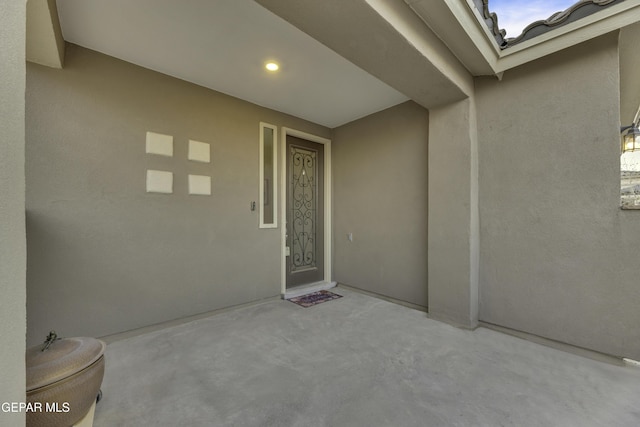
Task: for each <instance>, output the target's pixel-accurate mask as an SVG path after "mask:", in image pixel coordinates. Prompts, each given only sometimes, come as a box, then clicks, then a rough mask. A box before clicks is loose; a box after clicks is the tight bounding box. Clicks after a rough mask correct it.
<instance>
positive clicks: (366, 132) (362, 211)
mask: <svg viewBox="0 0 640 427" xmlns="http://www.w3.org/2000/svg"><path fill="white" fill-rule="evenodd" d="M428 114H429V113H428V111H427V110H426V109H424V108H422V107H420V106H419V105H417V104H416V103H414V102H412V101H409V102H405V103H402V104H400V105H397V106H395V107H391V108H388V109H386V110H383V111H381V112H378V113H376V114H372V115H370V116H367V117H365V118H362V119H360V120H356V121H354V122H351V123H349V124H346V125H344V126H340V127H338V128H336V129H334V143H333V177H334V189H333V198H334V206H335V212H334V220H333V224H334V279H335V280H337V281H338V282H340V283H344V284H347V285H350V286H354V287H356V288H360V289H363V290H366V291H370V292H374V293H377V294H381V295H385V296H388V297H392V298H396V299H398V300H401V301H405V302H410V303H412V304H416V305H419V306H422V307H426V306H427V211H428V194H427V180H428V172H427V169H428V168H427V165H428V138H429V116H428ZM348 233H352V234H353V241H349V240H348V238H347V234H348Z"/></svg>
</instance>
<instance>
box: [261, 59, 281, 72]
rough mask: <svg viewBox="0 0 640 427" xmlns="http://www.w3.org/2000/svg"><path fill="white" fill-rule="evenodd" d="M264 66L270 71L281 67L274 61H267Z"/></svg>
mask: <svg viewBox="0 0 640 427" xmlns="http://www.w3.org/2000/svg"><path fill="white" fill-rule="evenodd" d="M264 67H265V68H266V69H267V70H269V71H278V69H279V68H280V66H279V65H278V64H277V63H275V62H273V61H269V62H267V63H266V64H265V66H264Z"/></svg>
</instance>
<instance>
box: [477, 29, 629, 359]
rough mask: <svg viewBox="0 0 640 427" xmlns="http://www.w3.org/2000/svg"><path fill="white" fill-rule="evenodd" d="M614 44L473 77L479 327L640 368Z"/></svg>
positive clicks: (604, 40)
mask: <svg viewBox="0 0 640 427" xmlns="http://www.w3.org/2000/svg"><path fill="white" fill-rule="evenodd" d="M618 67H619V66H618V50H617V34H616V33H614V34H608V35H605V36H602V37H600V38H597V39H594V40H592V41H589V42H586V43H583V44H581V45H578V46H576V47H573V48H571V49H568V50H565V51H562V52H559V53H556V54H554V55H551V56H549V57H546V58H543V59H540V60H538V61H536V62H534V63H531V64H527V65H524V66H521V67H519V68H516V69H513V70H510V71H508V72H506V73H505V75H504V78H503V80H502V81H497V80H496V79H489V78H487V79H478V80H477V82H476V87H477V93H476V95H477V106H478V108H477V110H478V135H479V163H480V175H479V183H480V197H479V199H480V224H481V228H480V245H481V252H480V253H481V255H480V256H481V259H480V286H479V288H480V320H482V321H485V322H490V323H493V324H497V325H502V326H506V327H509V328H513V329H517V330H521V331H525V332H528V333H531V334H535V335H540V336H543V337H546V338H551V339H554V340H558V341H562V342H566V343H570V344H573V345H576V346H580V347H585V348H588V349H592V350H596V351H600V352H604V353H608V354H612V355H616V356H623V357H631V358H634V359H640V328H638V325H639V324H640V310H638V306H640V286H638V283H639V281H638V275H639V273H640V271H639V269H638V263H637V250H638V241H637V237H638V236H640V215H638V212H628V211H621V210H620V209H619V203H620V201H619V191H620V176H619V162H620V160H619V156H620V152H619V150H620V148H619V139H618V138H619V134H618V127H619V126H620V117H619V108H620V107H619V106H620V101H619V95H620V93H619V91H620V89H619V70H618Z"/></svg>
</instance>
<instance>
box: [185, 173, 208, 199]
mask: <svg viewBox="0 0 640 427" xmlns="http://www.w3.org/2000/svg"><path fill="white" fill-rule="evenodd" d="M189 194H196V195H200V196H210V195H211V177H210V176H205V175H189Z"/></svg>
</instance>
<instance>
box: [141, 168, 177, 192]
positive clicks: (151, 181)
mask: <svg viewBox="0 0 640 427" xmlns="http://www.w3.org/2000/svg"><path fill="white" fill-rule="evenodd" d="M147 193H164V194H171V193H173V173H172V172H166V171H156V170H152V169H148V170H147Z"/></svg>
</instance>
